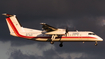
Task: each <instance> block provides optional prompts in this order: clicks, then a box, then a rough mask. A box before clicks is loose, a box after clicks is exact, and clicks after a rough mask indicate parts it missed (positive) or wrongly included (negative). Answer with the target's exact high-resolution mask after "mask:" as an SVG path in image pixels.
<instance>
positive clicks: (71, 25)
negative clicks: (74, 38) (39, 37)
mask: <svg viewBox="0 0 105 59" xmlns="http://www.w3.org/2000/svg"><path fill="white" fill-rule="evenodd" d="M2 13H9V14H16V15H17V18H18V20H19V22H20V23H21V25H22V26H23V27H28V28H33V29H40V30H41V25H40V23H41V22H45V23H48V24H49V25H52V26H54V27H57V28H68V29H69V30H84V31H93V32H95V33H96V34H97V35H99V36H100V37H102V38H103V39H105V0H0V14H2ZM59 43H60V42H55V43H54V44H53V45H52V44H50V42H37V41H31V40H26V39H22V38H17V37H13V36H10V35H9V30H8V26H7V24H6V21H5V16H2V15H1V16H0V59H104V58H105V56H104V55H105V51H104V50H105V43H104V41H103V42H99V43H98V44H99V45H98V46H94V44H95V42H86V43H84V44H83V43H82V42H64V43H63V44H64V47H62V48H60V47H59V46H58V45H59Z"/></svg>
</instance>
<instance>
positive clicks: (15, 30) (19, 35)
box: [6, 18, 96, 39]
mask: <svg viewBox="0 0 105 59" xmlns="http://www.w3.org/2000/svg"><path fill="white" fill-rule="evenodd" d="M6 20H7V21H8V23H9V24H10V26H11V28H12V29H13V31H14V33H15V34H16V35H17V36H18V37H22V38H28V39H32V38H51V37H32V36H24V35H21V34H20V33H19V32H18V30H17V29H16V27H15V26H14V24H13V22H12V21H11V19H10V18H6ZM57 38H75V39H78V38H84V39H85V38H91V39H96V38H95V37H82V36H80V37H75V36H74V37H57Z"/></svg>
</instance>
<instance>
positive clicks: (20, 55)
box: [9, 50, 36, 59]
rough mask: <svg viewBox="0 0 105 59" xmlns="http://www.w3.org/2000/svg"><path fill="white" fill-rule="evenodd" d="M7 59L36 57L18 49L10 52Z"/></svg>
mask: <svg viewBox="0 0 105 59" xmlns="http://www.w3.org/2000/svg"><path fill="white" fill-rule="evenodd" d="M9 59H36V57H35V56H32V55H25V54H23V53H22V52H21V51H20V50H16V51H14V52H12V53H11V55H10V57H9Z"/></svg>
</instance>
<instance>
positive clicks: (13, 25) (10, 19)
mask: <svg viewBox="0 0 105 59" xmlns="http://www.w3.org/2000/svg"><path fill="white" fill-rule="evenodd" d="M3 15H4V14H3ZM5 16H7V18H6V21H7V25H8V27H9V30H10V34H11V35H15V36H16V35H19V33H20V32H22V27H21V26H20V24H19V22H18V21H17V18H16V15H9V14H5Z"/></svg>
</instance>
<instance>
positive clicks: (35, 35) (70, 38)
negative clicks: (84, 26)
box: [3, 13, 103, 47]
mask: <svg viewBox="0 0 105 59" xmlns="http://www.w3.org/2000/svg"><path fill="white" fill-rule="evenodd" d="M3 15H5V16H7V18H6V21H7V25H8V27H9V31H10V35H13V36H16V37H21V38H26V39H29V40H35V41H44V42H50V43H51V44H53V43H54V42H60V44H59V46H60V47H62V46H63V42H95V45H96V46H97V42H98V41H103V39H102V38H100V37H99V36H98V35H96V34H94V33H93V32H91V31H68V30H67V29H59V28H55V27H52V26H50V25H48V24H46V23H40V24H41V25H42V29H43V30H44V31H42V30H36V29H30V28H25V27H22V26H20V24H19V22H18V20H17V18H16V15H10V14H6V13H5V14H3Z"/></svg>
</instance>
